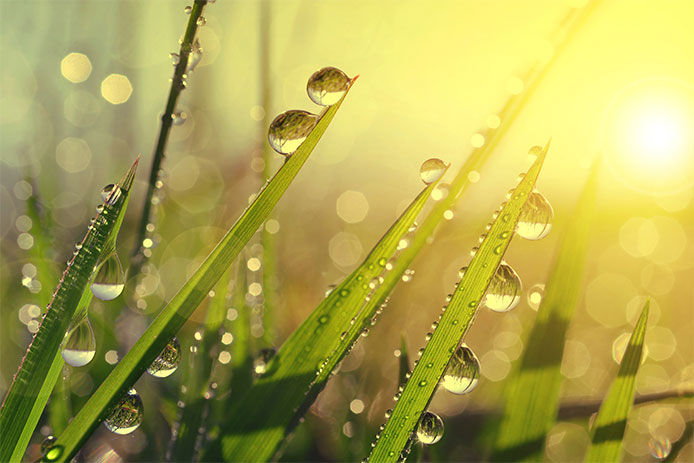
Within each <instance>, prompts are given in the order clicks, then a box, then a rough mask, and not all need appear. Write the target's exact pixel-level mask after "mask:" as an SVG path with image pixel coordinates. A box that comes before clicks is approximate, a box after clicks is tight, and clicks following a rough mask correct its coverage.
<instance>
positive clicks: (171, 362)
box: [147, 336, 181, 378]
mask: <svg viewBox="0 0 694 463" xmlns="http://www.w3.org/2000/svg"><path fill="white" fill-rule="evenodd" d="M180 362H181V343H180V342H179V341H178V338H177V337H176V336H174V337H173V338H171V340H170V341H169V343H168V344H167V345H166V347H164V350H163V351H161V354H159V356H158V357H157V358H156V359H154V362H152V364H151V365H150V366H149V368H147V373H149V374H150V375H152V376H156V377H157V378H166V377H167V376H170V375H171V374H172V373H173V372H174V371H176V370H177V369H178V364H179V363H180Z"/></svg>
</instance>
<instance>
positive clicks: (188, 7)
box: [183, 5, 193, 14]
mask: <svg viewBox="0 0 694 463" xmlns="http://www.w3.org/2000/svg"><path fill="white" fill-rule="evenodd" d="M191 11H193V7H192V6H190V5H188V6H186V7H185V8H183V12H184V13H185V14H190V12H191Z"/></svg>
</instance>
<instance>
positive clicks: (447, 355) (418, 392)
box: [369, 145, 549, 462]
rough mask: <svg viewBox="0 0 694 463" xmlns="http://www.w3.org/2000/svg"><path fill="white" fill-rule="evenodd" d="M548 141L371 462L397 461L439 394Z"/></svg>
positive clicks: (482, 250)
mask: <svg viewBox="0 0 694 463" xmlns="http://www.w3.org/2000/svg"><path fill="white" fill-rule="evenodd" d="M548 148H549V145H547V146H546V147H545V149H544V150H543V151H542V152H541V153H540V154H539V156H538V157H537V159H536V160H535V163H534V164H533V165H532V167H531V168H530V169H529V170H528V173H527V174H526V175H525V176H524V177H523V179H522V180H521V182H520V183H519V184H518V186H517V187H516V188H515V190H514V191H513V193H512V195H511V197H510V199H509V200H508V202H507V203H506V205H505V206H503V208H502V209H501V211H500V213H499V215H498V217H497V218H496V220H495V221H494V223H493V224H492V226H491V228H490V229H489V231H488V234H487V235H486V237H485V238H484V240H483V241H482V243H481V244H480V247H479V250H478V251H477V252H476V254H475V256H474V257H473V259H472V261H471V262H470V265H469V266H468V269H467V271H466V272H465V275H464V276H463V278H462V280H461V281H460V283H459V284H458V286H457V287H456V290H455V292H454V293H453V297H452V298H451V301H450V303H449V304H448V307H447V308H446V310H445V312H444V313H443V315H442V316H441V318H440V321H439V322H438V325H437V327H436V329H435V330H434V333H433V335H432V337H431V340H430V341H429V343H428V344H427V346H426V348H425V349H424V352H423V353H422V356H421V357H420V359H419V361H418V363H417V366H415V368H414V371H413V372H412V376H411V377H410V379H409V381H408V382H407V385H406V386H405V389H404V390H403V392H402V395H401V397H400V398H399V399H398V402H397V403H396V405H395V408H394V409H393V413H392V416H391V417H390V418H389V419H388V421H387V422H386V425H385V429H384V430H383V434H382V436H381V437H380V438H379V439H378V441H377V442H376V446H375V447H374V449H373V451H372V452H371V455H370V456H369V460H371V461H375V462H382V461H393V462H395V461H398V460H399V459H400V458H401V452H403V450H404V449H405V448H406V447H407V445H408V442H409V440H410V438H411V435H412V433H413V432H414V430H415V427H416V426H417V423H418V421H419V418H420V416H421V415H422V413H423V412H424V411H426V408H427V406H428V404H429V402H430V401H431V398H432V397H433V395H434V392H436V388H437V386H438V383H439V380H440V379H441V377H442V376H443V373H444V371H445V370H446V366H447V365H448V362H449V361H450V359H451V356H452V354H453V353H454V352H455V349H456V348H457V347H458V345H459V344H460V341H461V339H462V338H463V336H464V334H465V333H466V331H467V330H468V328H469V327H470V326H471V325H472V322H473V320H474V317H475V313H476V311H477V307H478V305H479V303H480V301H481V299H482V297H483V295H484V292H485V290H486V288H487V286H488V285H489V283H490V281H491V280H492V278H493V276H494V274H495V272H496V270H497V268H498V267H499V264H500V263H501V260H502V258H503V256H504V253H505V252H506V249H507V247H508V245H509V243H510V242H511V238H512V237H513V235H514V230H515V227H516V223H517V222H518V217H519V215H520V212H521V209H522V207H523V205H524V204H525V201H526V200H527V198H528V195H529V194H530V193H531V192H532V190H533V186H534V185H535V182H536V180H537V177H538V175H539V173H540V169H541V168H542V164H543V162H544V160H545V156H546V154H547V150H548Z"/></svg>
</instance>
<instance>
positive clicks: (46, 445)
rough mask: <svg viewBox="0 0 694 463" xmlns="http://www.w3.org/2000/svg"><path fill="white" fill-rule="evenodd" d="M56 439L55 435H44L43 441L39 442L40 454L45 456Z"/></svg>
mask: <svg viewBox="0 0 694 463" xmlns="http://www.w3.org/2000/svg"><path fill="white" fill-rule="evenodd" d="M57 441H58V438H57V437H55V436H48V437H46V438H45V439H44V440H43V442H41V455H44V456H45V455H46V454H47V453H48V451H49V450H50V449H51V447H53V444H55V443H56V442H57Z"/></svg>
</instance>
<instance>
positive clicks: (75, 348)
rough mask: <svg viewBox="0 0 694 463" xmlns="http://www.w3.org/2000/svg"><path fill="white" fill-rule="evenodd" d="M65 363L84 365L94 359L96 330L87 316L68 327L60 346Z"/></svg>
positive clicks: (76, 365)
mask: <svg viewBox="0 0 694 463" xmlns="http://www.w3.org/2000/svg"><path fill="white" fill-rule="evenodd" d="M60 353H61V354H62V356H63V359H65V363H67V364H68V365H71V366H73V367H82V366H84V365H86V364H88V363H89V362H91V361H92V359H93V358H94V355H95V354H96V338H95V337H94V330H93V329H92V325H91V323H90V322H89V318H87V317H86V316H85V317H84V318H83V319H82V320H80V321H79V322H77V324H76V325H75V326H74V327H72V328H70V329H68V331H67V333H66V334H65V338H64V339H63V343H62V345H61V348H60Z"/></svg>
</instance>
